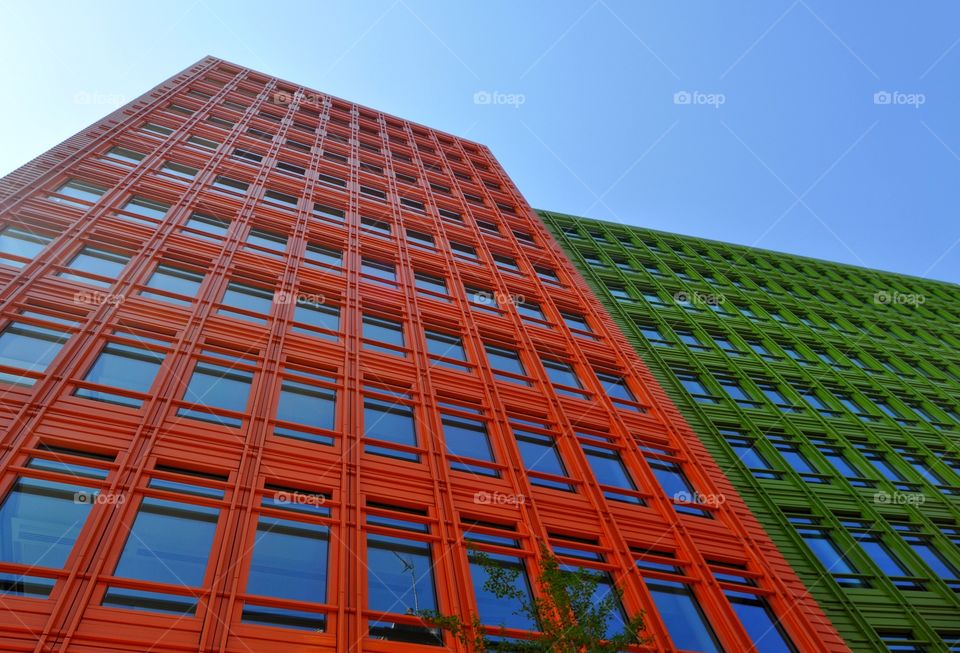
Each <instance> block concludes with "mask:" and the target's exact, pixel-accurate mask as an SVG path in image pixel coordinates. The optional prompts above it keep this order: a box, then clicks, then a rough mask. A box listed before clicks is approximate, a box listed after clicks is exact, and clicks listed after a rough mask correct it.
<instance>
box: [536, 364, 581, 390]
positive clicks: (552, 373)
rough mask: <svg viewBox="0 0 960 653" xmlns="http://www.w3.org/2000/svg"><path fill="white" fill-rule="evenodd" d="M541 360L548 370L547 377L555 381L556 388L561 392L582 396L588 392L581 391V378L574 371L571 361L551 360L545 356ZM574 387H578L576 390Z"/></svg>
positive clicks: (552, 381)
mask: <svg viewBox="0 0 960 653" xmlns="http://www.w3.org/2000/svg"><path fill="white" fill-rule="evenodd" d="M541 362H542V363H543V368H544V369H545V370H546V372H547V377H548V378H549V379H550V382H551V383H553V388H554V390H556V391H557V392H558V393H559V394H562V395H567V396H568V397H580V398H583V397H584V396H585V395H586V394H587V393H585V392H579V389H580V388H582V387H583V386H582V385H581V384H580V379H578V378H577V374H576V372H574V371H573V367H572V366H571V365H570V364H569V363H564V362H562V361H556V360H551V359H549V358H543V359H541ZM574 388H576V390H574Z"/></svg>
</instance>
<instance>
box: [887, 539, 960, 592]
mask: <svg viewBox="0 0 960 653" xmlns="http://www.w3.org/2000/svg"><path fill="white" fill-rule="evenodd" d="M891 525H892V526H893V528H894V529H895V530H896V531H897V532H899V533H900V537H901V538H903V541H904V542H906V543H907V544H908V545H909V546H910V548H911V549H912V550H913V552H914V553H915V554H917V557H918V558H920V559H921V560H922V561H923V563H924V564H925V565H927V567H929V568H930V569H931V570H932V571H933V573H934V575H935V576H936V577H937V578H940V579H941V580H943V581H944V582H945V583H946V584H947V585H949V586H950V588H951V589H953V590H954V591H957V590H960V570H958V568H957V566H956V565H954V563H952V562H950V561H949V560H948V559H947V557H946V556H944V555H943V553H941V551H940V550H939V549H938V547H937V546H936V544H935V543H934V542H933V539H932V538H931V537H930V536H929V535H926V534H924V533H922V532H921V531H920V527H919V526H917V525H915V524H906V523H892V524H891ZM943 530H944V531H945V532H946V531H947V530H948V528H944V529H943ZM953 543H954V544H956V543H957V542H956V541H954V542H953Z"/></svg>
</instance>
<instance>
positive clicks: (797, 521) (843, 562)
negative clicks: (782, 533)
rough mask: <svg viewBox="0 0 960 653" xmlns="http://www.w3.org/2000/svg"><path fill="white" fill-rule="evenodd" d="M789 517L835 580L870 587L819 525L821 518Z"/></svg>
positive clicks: (842, 583)
mask: <svg viewBox="0 0 960 653" xmlns="http://www.w3.org/2000/svg"><path fill="white" fill-rule="evenodd" d="M789 519H790V521H791V522H792V523H793V525H794V527H795V528H796V529H797V533H798V534H799V535H800V537H802V538H803V541H804V542H805V543H806V545H807V546H808V547H809V548H810V551H811V552H812V553H813V555H815V556H816V557H817V559H818V560H819V561H820V564H822V565H823V566H824V567H825V568H826V570H827V571H828V572H830V573H831V574H833V578H834V580H836V581H837V582H838V583H839V584H841V585H844V586H845V587H868V585H867V583H866V581H864V580H862V579H861V578H860V577H859V574H860V572H859V571H857V569H856V567H854V566H853V564H852V563H851V562H850V561H849V560H848V559H847V558H846V556H845V555H844V554H843V553H842V552H841V550H840V548H839V547H838V546H837V545H836V544H835V543H834V541H833V540H832V539H831V538H830V534H829V532H828V531H827V530H826V529H824V528H822V527H819V526H817V523H818V521H819V520H817V519H816V518H814V517H790V518H789Z"/></svg>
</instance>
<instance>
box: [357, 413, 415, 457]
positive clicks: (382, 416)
mask: <svg viewBox="0 0 960 653" xmlns="http://www.w3.org/2000/svg"><path fill="white" fill-rule="evenodd" d="M363 434H364V437H365V438H367V439H370V440H382V441H384V442H393V443H395V444H402V445H406V446H409V447H415V446H417V435H416V431H415V430H414V421H413V408H411V407H410V406H406V405H404V404H392V403H388V402H386V401H381V400H379V399H372V398H367V399H365V400H364V402H363ZM365 451H367V452H369V453H378V454H381V455H386V456H393V457H398V458H403V459H405V460H419V456H418V455H417V454H414V453H409V452H405V451H398V450H396V449H391V448H387V447H381V446H378V445H375V444H371V443H367V445H366V447H365Z"/></svg>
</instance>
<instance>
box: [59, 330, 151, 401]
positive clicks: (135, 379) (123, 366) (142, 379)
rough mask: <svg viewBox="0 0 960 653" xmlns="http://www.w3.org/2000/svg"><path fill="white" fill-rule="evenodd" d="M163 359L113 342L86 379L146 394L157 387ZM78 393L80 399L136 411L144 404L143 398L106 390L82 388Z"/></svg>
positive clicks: (108, 345) (94, 364)
mask: <svg viewBox="0 0 960 653" xmlns="http://www.w3.org/2000/svg"><path fill="white" fill-rule="evenodd" d="M163 359H164V355H163V354H159V353H156V352H152V351H148V350H146V349H140V348H139V347H131V346H130V345H122V344H120V343H116V342H111V343H108V344H107V345H106V346H104V348H103V350H101V352H100V355H99V356H98V357H97V360H96V361H95V362H94V363H93V366H92V367H91V368H90V370H89V371H88V372H87V375H86V376H85V377H84V379H83V380H84V381H89V382H90V383H96V384H98V385H103V386H108V387H113V388H123V389H124V390H132V391H133V392H142V393H146V392H148V391H149V390H150V388H151V387H152V386H153V380H154V379H155V378H156V376H157V372H158V371H159V370H160V365H161V363H163ZM74 394H75V395H77V396H78V397H86V398H87V399H95V400H97V401H106V402H109V403H114V404H121V405H124V406H132V407H134V408H139V407H140V406H142V405H143V400H142V399H133V398H131V397H125V396H122V395H119V394H114V393H112V392H106V391H103V390H94V389H89V388H78V389H77V390H76V392H74Z"/></svg>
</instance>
